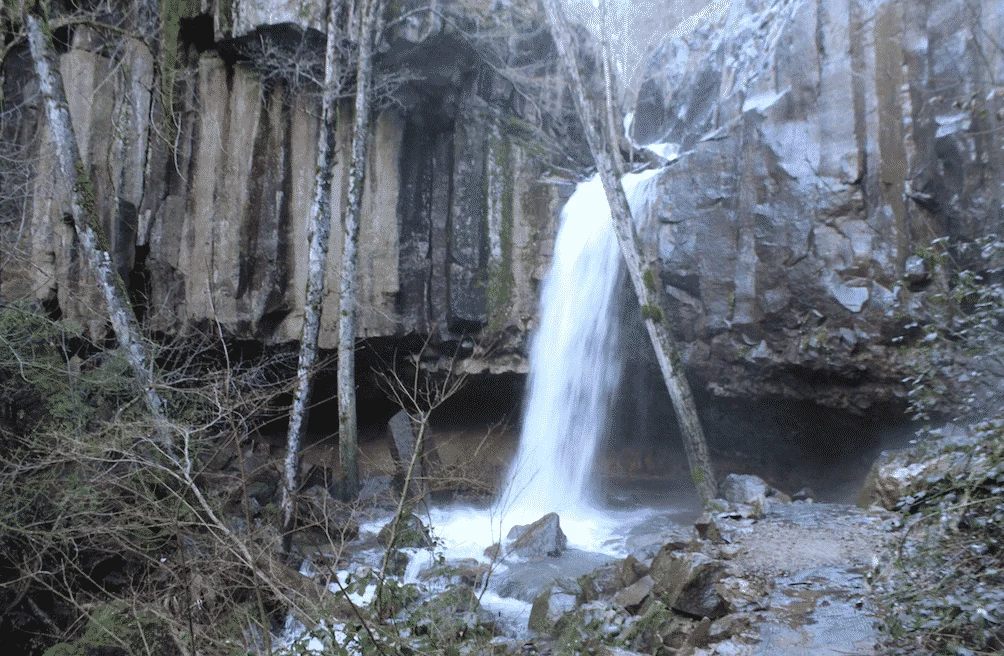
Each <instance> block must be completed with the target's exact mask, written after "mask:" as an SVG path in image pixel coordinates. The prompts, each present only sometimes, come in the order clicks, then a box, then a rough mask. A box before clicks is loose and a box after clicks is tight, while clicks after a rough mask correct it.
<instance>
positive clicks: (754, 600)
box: [715, 576, 773, 613]
mask: <svg viewBox="0 0 1004 656" xmlns="http://www.w3.org/2000/svg"><path fill="white" fill-rule="evenodd" d="M772 588H773V585H772V583H771V582H769V581H765V580H763V579H760V578H756V577H745V576H727V577H724V578H722V579H721V580H720V581H718V583H716V584H715V591H716V592H717V594H718V596H719V597H720V598H721V599H723V600H724V601H725V605H726V607H727V609H728V612H730V613H745V612H752V611H758V610H766V609H767V608H768V606H769V605H770V604H769V595H770V593H771V589H772Z"/></svg>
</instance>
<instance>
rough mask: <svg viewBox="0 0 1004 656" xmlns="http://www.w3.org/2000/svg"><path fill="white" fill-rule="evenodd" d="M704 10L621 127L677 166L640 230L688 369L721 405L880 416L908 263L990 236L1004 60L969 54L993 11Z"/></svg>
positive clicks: (1000, 154) (846, 2) (780, 3)
mask: <svg viewBox="0 0 1004 656" xmlns="http://www.w3.org/2000/svg"><path fill="white" fill-rule="evenodd" d="M715 5H717V8H716V7H715ZM715 5H712V6H711V7H709V9H708V10H706V11H705V12H704V14H703V19H702V20H700V21H698V27H697V29H696V30H694V31H692V32H689V33H683V34H681V33H677V35H676V36H671V37H670V38H667V39H666V40H665V41H663V43H662V44H661V45H660V47H659V49H658V51H657V52H656V54H655V56H654V57H653V58H652V59H651V60H650V62H649V69H648V72H647V79H646V81H645V82H644V84H643V86H642V88H641V92H640V95H639V101H638V107H637V111H636V114H635V117H634V124H633V137H634V140H635V141H636V142H638V143H641V144H669V145H668V146H658V145H657V146H654V149H655V150H660V151H662V152H664V153H672V152H678V153H679V154H678V156H675V157H676V159H675V161H674V162H673V163H672V164H671V165H670V166H669V167H668V168H667V169H666V171H665V172H664V173H663V174H662V175H661V176H660V178H659V186H660V189H661V194H660V198H659V200H658V202H657V204H656V207H655V208H654V211H653V216H652V217H651V223H650V225H649V226H648V230H649V234H650V244H651V248H652V250H653V252H657V253H658V256H659V258H660V259H661V261H662V263H663V272H662V273H663V282H664V283H665V284H666V286H667V289H668V291H669V295H670V296H671V297H672V299H673V300H672V308H671V310H672V311H671V316H672V317H673V318H675V319H676V322H675V325H676V326H677V330H678V331H679V332H680V333H681V337H682V338H683V339H684V340H685V341H686V342H687V343H688V344H689V354H688V355H687V356H686V359H687V360H688V362H689V366H690V368H691V370H693V371H694V372H696V373H699V374H700V376H701V377H702V378H704V379H705V380H707V381H712V386H713V388H714V389H715V390H716V391H718V392H719V393H724V394H728V395H739V396H752V395H763V394H777V395H782V396H788V397H792V398H811V399H813V400H815V401H817V402H820V403H823V404H826V405H831V406H834V407H846V408H851V409H853V410H858V411H860V410H862V409H864V408H867V407H869V406H871V405H872V404H874V403H876V402H882V401H888V400H889V399H890V398H892V397H893V396H894V395H895V394H897V393H898V392H897V391H898V389H899V385H898V379H899V378H901V376H900V375H899V374H898V373H897V352H896V349H895V348H894V347H892V345H891V343H890V339H891V338H893V337H895V336H898V335H901V334H903V331H902V328H903V326H904V325H906V323H908V322H909V321H910V320H911V319H910V318H909V317H910V315H911V314H914V316H916V314H915V313H920V309H919V306H918V304H917V301H918V298H919V295H920V294H922V293H923V291H922V289H920V287H922V286H923V284H924V280H925V279H926V278H925V276H926V275H927V274H926V273H925V272H924V271H923V262H918V261H917V260H916V259H911V256H913V255H914V251H915V249H916V248H917V247H918V246H924V245H926V244H928V243H929V242H930V240H931V239H932V238H934V237H937V236H941V235H950V236H951V237H953V238H958V239H967V238H968V239H971V238H973V237H977V236H980V235H983V234H986V233H988V232H994V231H997V232H999V231H1000V230H1001V229H1002V228H1004V191H1002V188H1001V186H1000V185H999V184H998V181H999V180H1000V179H1001V176H1002V174H1004V151H1002V146H1004V129H1002V120H1004V114H1002V112H1004V94H1002V93H1001V90H1000V87H999V85H997V86H995V83H994V82H993V80H1000V79H1001V75H1002V73H1004V51H1002V50H1001V49H1000V48H999V47H995V46H993V45H991V43H990V37H989V36H974V35H980V34H982V35H991V34H994V35H996V34H1001V33H1002V30H1004V15H1002V13H1001V10H1000V3H999V2H997V1H996V0H977V1H976V2H975V3H974V2H969V1H968V0H937V1H935V0H919V1H917V0H876V1H874V2H864V1H862V0H836V1H833V0H743V1H735V2H731V3H715ZM904 273H908V274H909V275H910V276H911V280H914V281H916V282H915V283H914V284H912V285H904V284H902V281H903V277H904Z"/></svg>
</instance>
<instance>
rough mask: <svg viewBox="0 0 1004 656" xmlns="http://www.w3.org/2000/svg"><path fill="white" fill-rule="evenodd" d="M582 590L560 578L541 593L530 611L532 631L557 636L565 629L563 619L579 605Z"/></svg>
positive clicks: (568, 580)
mask: <svg viewBox="0 0 1004 656" xmlns="http://www.w3.org/2000/svg"><path fill="white" fill-rule="evenodd" d="M581 593H582V589H581V588H580V587H579V584H578V583H576V582H575V581H573V580H572V579H569V578H560V579H556V580H554V581H552V582H551V584H550V585H548V586H547V587H545V588H544V589H543V590H541V591H540V594H538V595H537V597H536V598H535V599H534V600H533V606H532V607H531V609H530V621H529V623H528V624H527V626H528V627H529V629H530V630H531V631H536V632H537V633H539V634H541V635H555V634H557V633H560V632H561V630H562V629H563V628H564V626H563V621H562V620H563V619H564V618H565V616H566V615H567V614H568V613H570V612H572V611H573V610H575V609H576V608H577V607H578V605H579V595H580V594H581Z"/></svg>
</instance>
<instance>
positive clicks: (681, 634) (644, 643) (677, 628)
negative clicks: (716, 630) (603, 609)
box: [621, 600, 697, 654]
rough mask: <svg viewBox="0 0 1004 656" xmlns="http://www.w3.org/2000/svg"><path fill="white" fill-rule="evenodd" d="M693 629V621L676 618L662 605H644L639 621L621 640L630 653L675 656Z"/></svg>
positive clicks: (627, 630)
mask: <svg viewBox="0 0 1004 656" xmlns="http://www.w3.org/2000/svg"><path fill="white" fill-rule="evenodd" d="M696 626H697V622H695V621H694V620H691V619H688V618H685V617H680V616H679V615H675V614H674V613H673V612H672V611H670V610H669V609H668V608H667V607H666V605H665V604H663V603H662V602H661V601H658V600H655V601H650V602H649V603H647V604H645V610H644V612H643V613H642V615H641V617H638V618H635V621H633V622H632V623H631V624H630V625H628V626H626V627H625V629H624V632H623V633H622V634H621V640H622V642H623V644H625V645H626V646H627V647H629V648H630V649H634V650H636V651H639V652H642V653H645V654H663V653H670V654H675V653H677V651H676V650H679V649H680V648H681V647H684V646H685V645H687V643H688V640H689V638H690V635H691V633H692V632H693V631H694V628H695V627H696ZM666 648H668V649H669V650H672V651H666Z"/></svg>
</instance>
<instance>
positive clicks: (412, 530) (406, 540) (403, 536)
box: [377, 515, 432, 549]
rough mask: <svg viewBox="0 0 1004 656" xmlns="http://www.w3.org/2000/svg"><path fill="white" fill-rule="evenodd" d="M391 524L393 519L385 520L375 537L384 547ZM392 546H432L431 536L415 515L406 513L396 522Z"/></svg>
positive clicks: (421, 547)
mask: <svg viewBox="0 0 1004 656" xmlns="http://www.w3.org/2000/svg"><path fill="white" fill-rule="evenodd" d="M392 525H393V520H391V521H390V522H387V524H385V525H384V527H383V528H381V529H380V533H379V534H378V535H377V539H378V540H379V541H380V544H382V545H383V546H384V547H387V546H388V545H389V543H390V532H391V526H392ZM394 546H395V547H396V548H398V549H408V548H416V547H417V548H420V549H424V548H425V547H431V546H432V536H431V535H429V529H427V528H426V527H425V524H423V523H422V520H421V519H419V518H418V517H417V516H415V515H408V516H407V517H403V518H402V519H401V521H400V522H398V524H397V534H396V535H395V536H394Z"/></svg>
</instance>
